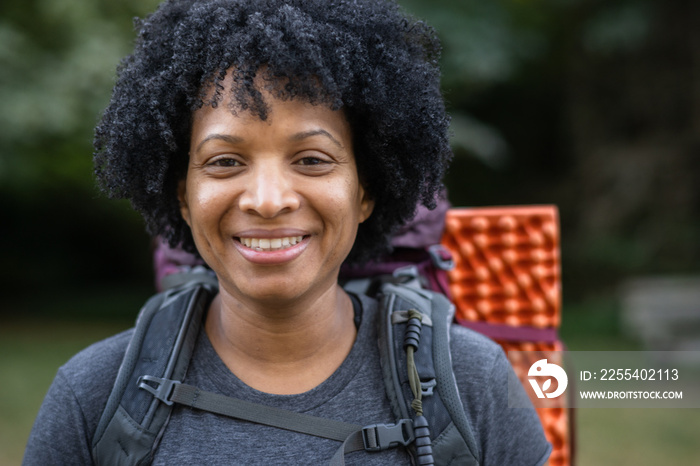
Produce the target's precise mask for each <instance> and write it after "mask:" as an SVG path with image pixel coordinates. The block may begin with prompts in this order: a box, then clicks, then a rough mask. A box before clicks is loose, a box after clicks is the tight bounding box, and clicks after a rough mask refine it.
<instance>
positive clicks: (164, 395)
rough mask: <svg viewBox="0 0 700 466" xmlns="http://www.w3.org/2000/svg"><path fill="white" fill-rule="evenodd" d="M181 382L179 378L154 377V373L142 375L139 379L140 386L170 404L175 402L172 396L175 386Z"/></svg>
mask: <svg viewBox="0 0 700 466" xmlns="http://www.w3.org/2000/svg"><path fill="white" fill-rule="evenodd" d="M148 382H152V383H155V384H157V386H155V387H154V386H153V385H151V384H149V383H148ZM179 384H180V382H178V381H177V380H169V379H161V378H160V377H153V376H152V375H142V376H141V377H139V380H138V385H139V388H142V389H144V390H146V391H147V392H150V393H151V394H152V395H153V396H155V397H156V398H158V399H159V400H160V401H162V402H163V403H165V404H166V405H168V406H171V405H172V404H173V401H172V400H171V399H170V397H171V396H173V391H174V390H175V386H176V385H179Z"/></svg>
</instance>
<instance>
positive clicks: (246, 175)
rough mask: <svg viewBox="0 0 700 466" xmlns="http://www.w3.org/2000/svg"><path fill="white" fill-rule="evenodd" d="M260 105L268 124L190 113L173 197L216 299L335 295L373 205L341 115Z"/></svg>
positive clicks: (285, 104) (245, 115) (248, 117)
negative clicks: (185, 158)
mask: <svg viewBox="0 0 700 466" xmlns="http://www.w3.org/2000/svg"><path fill="white" fill-rule="evenodd" d="M266 98H267V103H268V105H269V109H270V112H269V116H268V119H267V120H266V121H262V120H260V119H259V118H258V117H257V116H254V115H252V114H251V113H250V112H245V111H240V112H237V114H233V113H232V112H231V111H230V110H229V108H228V105H225V102H222V104H221V105H219V106H217V107H215V108H213V107H211V106H204V107H202V108H201V109H199V110H197V111H196V112H195V114H194V118H193V126H192V135H191V143H190V160H189V167H188V171H187V177H186V179H185V180H183V181H182V182H181V184H180V187H179V190H178V197H179V200H180V203H181V212H182V216H183V217H184V219H185V221H186V222H187V223H188V225H189V226H190V228H191V229H192V234H193V236H194V240H195V243H196V245H197V248H198V250H199V252H200V254H201V255H202V257H203V258H204V260H205V261H206V262H207V264H208V265H209V266H210V267H211V268H212V269H213V270H214V271H215V272H216V274H217V276H218V278H219V282H220V285H221V287H222V289H223V290H225V291H226V292H227V293H228V294H231V295H233V296H235V297H236V298H238V299H239V300H241V301H243V302H245V301H252V302H257V303H268V304H271V305H272V304H278V305H279V304H281V303H282V302H293V300H295V299H304V298H308V297H310V298H314V297H319V296H320V294H322V293H324V292H326V291H328V290H329V289H331V288H334V287H335V286H336V281H337V276H338V271H339V268H340V265H341V263H342V262H343V260H344V259H345V257H346V256H347V255H348V253H349V252H350V249H351V248H352V245H353V243H354V241H355V236H356V233H357V228H358V225H359V224H360V223H361V222H363V221H364V220H366V219H367V217H369V215H370V213H371V212H372V208H373V202H372V201H371V200H369V199H368V198H367V195H366V193H365V190H364V189H363V188H362V186H361V185H360V182H359V179H358V174H357V167H356V164H355V156H354V154H353V148H352V135H351V131H350V126H349V124H348V122H347V120H346V119H345V117H344V115H343V113H342V112H340V111H333V110H330V109H329V108H327V107H325V106H322V105H311V104H308V103H306V102H303V101H300V100H287V101H282V100H278V99H275V98H273V97H272V96H270V95H269V94H267V95H266Z"/></svg>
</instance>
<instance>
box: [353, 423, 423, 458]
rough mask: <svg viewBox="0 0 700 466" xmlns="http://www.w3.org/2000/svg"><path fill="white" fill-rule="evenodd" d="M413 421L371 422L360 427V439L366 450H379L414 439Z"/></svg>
mask: <svg viewBox="0 0 700 466" xmlns="http://www.w3.org/2000/svg"><path fill="white" fill-rule="evenodd" d="M415 438H416V437H415V434H414V433H413V421H412V420H410V419H401V420H400V421H399V422H398V423H397V424H373V425H371V426H366V427H363V428H362V440H363V442H364V444H365V450H367V451H380V450H386V449H388V448H392V447H396V446H398V445H403V446H406V445H409V444H410V443H411V442H413V441H414V440H415Z"/></svg>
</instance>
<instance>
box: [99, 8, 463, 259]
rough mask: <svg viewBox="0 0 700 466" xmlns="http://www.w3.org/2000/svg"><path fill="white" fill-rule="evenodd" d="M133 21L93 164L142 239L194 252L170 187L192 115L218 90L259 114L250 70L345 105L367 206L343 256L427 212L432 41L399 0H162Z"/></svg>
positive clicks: (378, 242) (281, 94)
mask: <svg viewBox="0 0 700 466" xmlns="http://www.w3.org/2000/svg"><path fill="white" fill-rule="evenodd" d="M137 26H138V27H139V28H140V33H139V36H138V39H137V42H136V46H135V50H134V52H133V53H132V54H131V55H129V56H127V57H126V58H125V59H124V60H123V62H122V63H121V65H120V66H119V68H118V72H117V74H118V76H117V82H116V84H115V86H114V90H113V94H112V99H111V101H110V104H109V106H108V107H107V109H106V110H105V112H104V114H103V116H102V119H101V121H100V122H99V124H98V126H97V128H96V132H95V141H94V145H95V156H94V161H95V172H96V175H97V178H98V181H99V182H100V184H101V186H102V188H103V190H104V191H105V192H106V193H107V194H108V195H109V196H110V197H113V198H126V199H129V200H130V201H131V203H132V205H133V206H134V208H135V209H136V210H137V211H139V212H140V213H141V214H142V215H143V217H144V219H145V222H146V227H147V229H148V232H149V233H150V234H152V235H161V236H163V237H164V238H166V239H167V240H168V242H169V243H170V245H171V246H176V245H181V246H182V247H184V248H185V249H186V250H189V251H191V252H196V247H195V245H194V241H193V239H192V235H191V232H190V229H189V227H188V226H187V224H186V223H185V222H184V220H183V219H182V217H181V215H180V208H179V203H178V199H177V194H176V193H177V184H178V182H179V180H181V179H183V178H184V177H185V176H186V173H187V164H188V157H189V156H188V150H189V139H190V132H191V117H192V114H193V112H194V111H195V110H196V109H197V108H200V107H201V106H203V105H217V104H218V103H220V102H221V100H222V98H223V93H228V94H227V95H230V96H231V99H232V101H233V102H235V103H236V107H237V109H242V110H243V111H249V112H254V113H255V114H257V115H258V116H259V117H260V118H261V119H263V120H264V119H266V117H267V108H266V105H265V102H264V100H263V98H262V94H261V92H260V89H258V88H256V85H255V83H259V82H260V81H259V80H258V78H260V77H262V78H263V79H264V80H265V81H266V82H271V83H277V84H278V85H276V86H273V89H274V90H275V92H276V94H275V96H276V97H277V98H282V99H296V98H299V99H305V100H306V101H308V102H310V103H312V104H319V105H327V106H329V107H330V108H332V109H343V111H344V112H345V115H346V117H347V118H348V121H349V123H350V126H351V129H352V132H353V144H354V148H355V157H356V160H357V167H358V172H359V176H360V180H361V182H362V184H363V185H364V187H365V189H366V190H367V192H368V193H369V195H370V196H371V197H372V199H373V200H374V201H375V208H374V212H373V213H372V215H371V216H370V218H369V219H368V220H367V221H365V222H364V223H363V224H361V225H360V228H359V231H358V236H357V239H356V241H355V245H354V248H353V250H352V252H351V253H350V256H349V257H348V262H351V263H352V262H362V261H366V260H367V259H370V258H373V257H377V256H378V255H380V254H382V253H383V252H386V251H387V250H388V248H389V240H390V237H391V235H392V233H393V232H395V231H396V229H398V228H399V227H400V226H401V225H402V224H404V223H406V222H407V221H409V220H410V219H411V218H412V216H413V215H414V214H415V211H416V208H417V206H418V205H419V204H420V203H422V204H424V205H426V206H428V207H430V208H432V207H434V204H435V199H436V196H438V195H439V194H438V193H439V192H440V190H441V188H442V178H443V176H444V173H445V170H446V169H447V165H448V164H449V161H450V159H451V156H452V152H451V149H450V147H449V140H448V127H449V118H448V116H447V114H446V112H445V107H444V101H443V98H442V95H441V92H440V87H439V80H440V71H439V67H438V63H437V61H438V58H439V54H440V45H439V42H438V40H437V38H436V35H435V33H434V31H433V30H432V28H430V27H429V26H427V25H426V24H424V23H423V22H420V21H416V20H414V19H412V18H410V17H409V16H407V15H406V14H404V13H403V12H402V11H401V10H400V8H399V7H398V6H397V5H396V4H395V3H393V2H390V1H385V0H168V1H166V2H164V3H163V4H161V5H160V7H159V8H158V10H157V11H156V12H155V13H153V14H152V15H150V16H149V17H147V18H146V19H145V20H143V21H140V22H138V24H137ZM229 70H233V84H232V86H231V88H229V89H225V88H224V85H223V84H222V83H223V80H224V78H225V76H226V73H227V72H229ZM280 83H282V85H279V84H280ZM212 89H213V90H214V92H213V93H212V92H211V90H212ZM232 111H234V110H233V109H232ZM236 111H239V110H236Z"/></svg>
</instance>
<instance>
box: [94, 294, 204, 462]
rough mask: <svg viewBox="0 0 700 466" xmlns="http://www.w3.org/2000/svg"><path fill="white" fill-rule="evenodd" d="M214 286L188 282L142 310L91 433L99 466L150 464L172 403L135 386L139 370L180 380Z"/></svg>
mask: <svg viewBox="0 0 700 466" xmlns="http://www.w3.org/2000/svg"><path fill="white" fill-rule="evenodd" d="M215 292H216V288H215V286H212V285H211V284H204V283H190V284H185V285H182V286H180V287H177V288H173V289H170V290H167V291H165V292H163V293H160V294H158V295H156V296H154V297H153V298H151V299H150V300H149V301H148V302H147V303H146V304H145V305H144V307H143V308H142V309H141V312H140V313H139V317H138V319H137V321H136V327H135V329H134V334H133V336H132V339H131V342H130V343H129V346H128V347H127V350H126V354H125V355H124V359H123V360H122V364H121V367H120V368H119V373H118V374H117V378H116V381H115V383H114V387H113V389H112V393H111V394H110V396H109V398H108V400H107V405H106V407H105V409H104V411H103V413H102V417H101V418H100V422H99V424H98V426H97V430H96V431H95V435H94V437H93V444H92V445H93V446H92V454H93V459H94V461H95V463H96V464H98V465H119V466H122V465H124V466H126V465H137V464H149V463H150V461H151V459H152V454H153V452H154V451H155V448H156V447H157V443H158V440H159V437H160V434H161V432H162V430H163V429H164V428H165V425H166V423H167V421H168V419H169V417H170V412H171V409H172V407H171V406H169V405H167V404H165V403H163V402H161V401H160V400H158V399H157V398H154V397H153V395H151V394H150V393H149V392H147V391H145V390H141V389H139V387H138V379H139V377H140V376H141V375H144V374H151V375H156V376H159V377H162V378H167V379H173V380H178V381H182V380H183V379H184V377H185V373H186V372H187V367H188V365H189V362H190V359H191V357H192V351H193V350H194V345H195V343H196V339H197V335H198V334H199V329H200V327H201V322H202V318H203V315H204V312H205V310H206V309H207V307H208V305H209V303H210V301H211V298H212V297H213V296H214V294H215Z"/></svg>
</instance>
